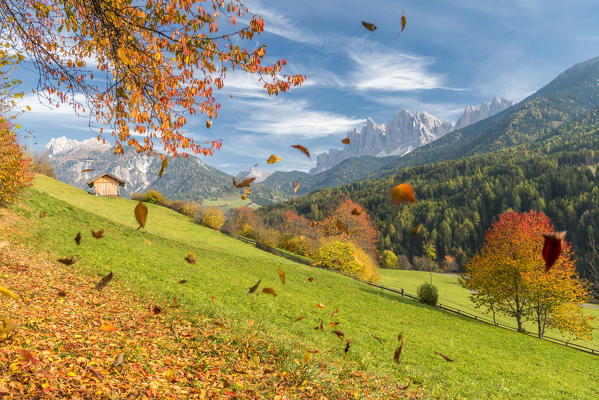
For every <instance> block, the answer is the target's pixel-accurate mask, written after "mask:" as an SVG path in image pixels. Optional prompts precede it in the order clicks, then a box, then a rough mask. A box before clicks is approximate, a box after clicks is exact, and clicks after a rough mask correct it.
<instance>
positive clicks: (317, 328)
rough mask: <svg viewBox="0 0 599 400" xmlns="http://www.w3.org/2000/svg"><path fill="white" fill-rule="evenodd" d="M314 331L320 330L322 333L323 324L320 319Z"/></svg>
mask: <svg viewBox="0 0 599 400" xmlns="http://www.w3.org/2000/svg"><path fill="white" fill-rule="evenodd" d="M314 330H315V331H317V330H320V331H321V332H324V322H323V320H322V319H321V320H320V322H319V324H318V325H316V326H315V327H314Z"/></svg>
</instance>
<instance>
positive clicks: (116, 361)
mask: <svg viewBox="0 0 599 400" xmlns="http://www.w3.org/2000/svg"><path fill="white" fill-rule="evenodd" d="M124 362H125V355H124V354H123V353H119V354H118V355H117V356H116V358H115V359H114V361H113V362H112V364H110V366H111V367H113V368H114V367H118V366H119V365H123V363H124Z"/></svg>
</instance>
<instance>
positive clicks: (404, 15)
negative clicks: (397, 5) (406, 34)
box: [400, 10, 407, 33]
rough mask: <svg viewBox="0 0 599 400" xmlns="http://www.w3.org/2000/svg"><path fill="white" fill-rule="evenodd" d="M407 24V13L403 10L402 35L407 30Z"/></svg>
mask: <svg viewBox="0 0 599 400" xmlns="http://www.w3.org/2000/svg"><path fill="white" fill-rule="evenodd" d="M406 22H407V19H406V12H405V11H403V10H402V11H401V31H400V33H401V32H403V30H404V29H406Z"/></svg>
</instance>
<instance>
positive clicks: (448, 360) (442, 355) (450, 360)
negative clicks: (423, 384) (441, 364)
mask: <svg viewBox="0 0 599 400" xmlns="http://www.w3.org/2000/svg"><path fill="white" fill-rule="evenodd" d="M435 354H438V355H440V356H441V357H443V358H444V359H445V361H447V362H453V360H452V359H451V358H449V357H447V356H446V355H445V354H443V353H439V352H438V351H435Z"/></svg>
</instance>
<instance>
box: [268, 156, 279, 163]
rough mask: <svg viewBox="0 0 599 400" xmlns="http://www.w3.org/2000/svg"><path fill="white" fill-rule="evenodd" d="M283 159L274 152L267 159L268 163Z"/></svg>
mask: <svg viewBox="0 0 599 400" xmlns="http://www.w3.org/2000/svg"><path fill="white" fill-rule="evenodd" d="M279 161H281V157H278V156H275V155H274V154H271V155H270V157H268V160H266V163H267V164H274V163H277V162H279Z"/></svg>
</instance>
